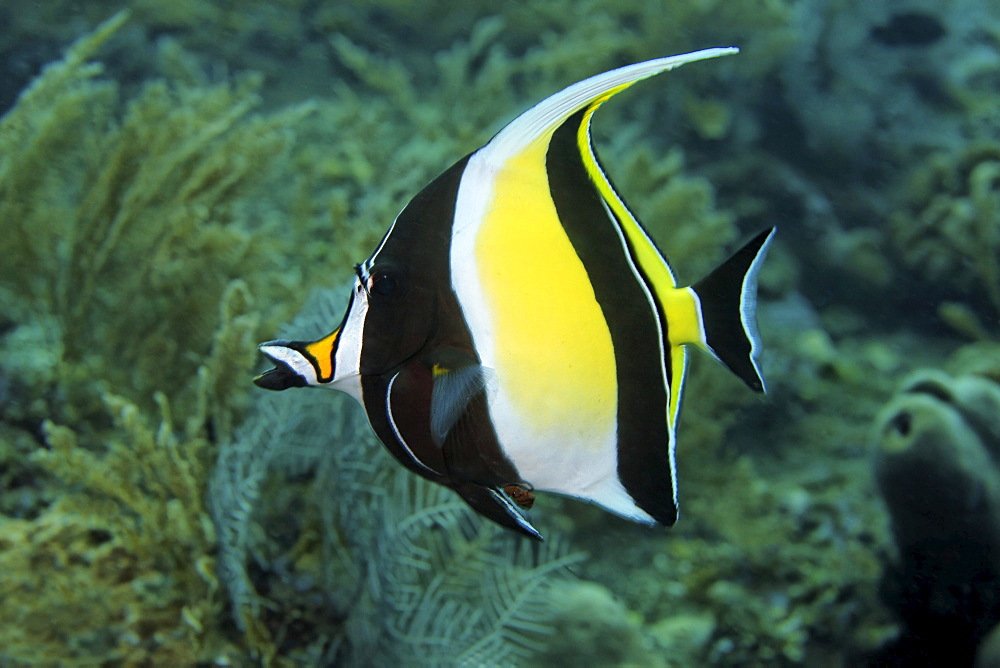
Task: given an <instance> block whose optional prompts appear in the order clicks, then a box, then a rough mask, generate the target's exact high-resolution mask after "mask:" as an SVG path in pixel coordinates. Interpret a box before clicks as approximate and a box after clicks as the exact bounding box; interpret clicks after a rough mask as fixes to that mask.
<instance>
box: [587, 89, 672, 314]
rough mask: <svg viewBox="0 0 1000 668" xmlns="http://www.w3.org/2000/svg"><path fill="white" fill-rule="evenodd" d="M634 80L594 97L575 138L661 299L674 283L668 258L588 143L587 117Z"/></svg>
mask: <svg viewBox="0 0 1000 668" xmlns="http://www.w3.org/2000/svg"><path fill="white" fill-rule="evenodd" d="M632 83H634V82H630V83H627V84H623V85H621V86H618V87H617V88H613V89H612V90H610V91H608V92H607V93H606V94H604V95H602V96H601V97H599V98H597V99H596V100H594V102H593V103H592V104H591V105H590V107H588V108H587V111H586V112H585V113H584V115H583V120H582V121H581V122H580V127H579V129H578V130H577V135H576V140H577V144H578V145H579V147H580V156H581V157H582V158H583V165H584V167H585V168H586V169H587V173H588V174H590V178H591V180H592V181H593V182H594V185H595V186H597V190H598V191H599V192H600V193H601V197H603V198H604V200H605V201H606V202H607V203H608V206H609V207H611V211H612V212H614V214H615V217H617V218H618V220H620V221H621V224H622V229H623V231H624V232H625V237H626V238H627V239H628V242H629V245H630V246H631V247H632V249H633V251H634V252H635V261H636V262H638V263H639V266H640V268H641V269H642V272H643V274H645V275H646V277H647V278H648V279H649V281H650V283H652V285H651V286H650V287H651V289H652V290H653V291H654V292H655V293H656V295H657V297H659V298H660V301H661V302H662V301H663V295H664V294H665V293H666V292H667V291H668V290H670V289H672V288H674V287H675V286H676V283H675V282H674V276H673V274H672V273H671V272H670V267H669V265H667V261H666V260H665V259H664V258H663V256H662V255H660V252H659V251H658V250H657V249H656V246H654V245H653V244H652V243H650V241H649V239H648V238H647V237H646V233H645V232H644V231H643V230H642V228H641V227H640V226H639V223H638V222H636V220H635V217H634V216H633V215H632V212H631V211H629V210H628V209H627V208H626V207H625V204H624V202H622V200H621V198H620V197H618V193H616V192H615V191H614V188H612V187H611V183H610V182H609V181H608V179H607V177H606V176H605V175H604V172H603V171H601V167H600V165H598V164H597V157H596V156H595V155H594V149H593V146H591V143H590V120H591V118H592V117H593V115H594V112H595V111H597V108H598V107H599V106H601V104H602V103H603V102H604V101H605V100H607V99H608V98H609V97H611V96H612V95H615V94H616V93H619V92H621V91H623V90H625V89H626V88H628V87H629V86H631V85H632Z"/></svg>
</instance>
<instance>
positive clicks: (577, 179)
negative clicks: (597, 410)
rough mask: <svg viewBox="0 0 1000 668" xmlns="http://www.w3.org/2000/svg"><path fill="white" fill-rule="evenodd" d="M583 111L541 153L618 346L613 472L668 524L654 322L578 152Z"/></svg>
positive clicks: (663, 402)
mask: <svg viewBox="0 0 1000 668" xmlns="http://www.w3.org/2000/svg"><path fill="white" fill-rule="evenodd" d="M583 114H584V112H583V111H580V112H578V113H576V114H574V115H573V116H572V117H571V118H569V119H568V120H567V121H566V122H565V123H563V125H562V126H561V127H560V128H559V129H558V130H556V132H555V134H554V135H553V137H552V141H551V143H550V144H549V149H548V152H547V154H546V171H547V173H548V178H549V188H550V189H551V193H552V199H553V201H554V202H555V206H556V210H557V212H558V214H559V218H560V220H561V221H562V224H563V227H564V229H565V230H566V234H567V236H568V237H569V239H570V242H571V243H572V244H573V247H574V249H575V250H576V253H577V255H578V256H579V257H580V260H581V261H582V262H583V266H584V267H585V268H586V270H587V274H588V276H589V278H590V281H591V284H592V285H593V288H594V294H595V296H596V298H597V302H598V304H599V305H600V307H601V310H602V312H603V314H604V318H605V320H606V321H607V324H608V329H609V330H610V333H611V341H612V344H613V345H614V349H615V365H616V368H617V382H618V477H619V479H620V480H621V482H622V484H623V485H624V487H625V489H626V490H627V491H628V493H629V494H630V495H631V496H632V498H633V499H634V500H635V502H636V504H637V505H638V506H639V507H640V508H642V509H643V510H644V511H646V512H647V513H649V514H650V515H651V516H652V517H653V518H654V519H655V520H656V521H658V522H660V523H662V524H667V525H670V524H673V523H674V521H675V520H676V518H677V508H676V506H675V504H674V492H673V489H672V480H671V475H670V453H669V450H670V446H669V433H668V428H667V391H668V390H667V388H666V387H665V386H664V381H663V377H664V376H663V360H662V358H661V353H660V350H661V349H660V345H661V340H660V333H659V328H658V327H657V321H656V314H655V313H654V311H653V310H652V309H651V308H650V304H649V302H648V300H647V297H646V293H645V291H644V289H643V286H642V285H640V283H639V282H638V281H637V280H635V278H634V277H633V273H632V269H631V267H630V266H629V258H628V256H627V255H626V253H625V251H624V250H623V248H622V242H621V239H620V237H619V236H618V231H617V230H615V229H614V224H615V223H614V222H612V221H611V220H610V219H609V217H608V213H607V211H606V210H605V205H604V203H603V200H602V199H601V195H600V193H599V192H598V190H597V188H596V187H595V185H594V184H593V183H592V182H591V180H590V176H589V175H588V174H587V170H586V168H585V166H584V164H583V161H582V158H581V156H580V152H579V147H578V144H577V130H578V128H579V127H580V123H581V121H582V119H583Z"/></svg>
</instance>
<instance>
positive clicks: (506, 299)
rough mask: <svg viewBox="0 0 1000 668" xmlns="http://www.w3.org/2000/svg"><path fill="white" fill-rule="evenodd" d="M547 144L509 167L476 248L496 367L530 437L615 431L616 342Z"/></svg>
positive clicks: (541, 141) (542, 141) (497, 183)
mask: <svg viewBox="0 0 1000 668" xmlns="http://www.w3.org/2000/svg"><path fill="white" fill-rule="evenodd" d="M550 138H551V132H549V133H546V134H544V135H543V136H541V137H539V138H537V139H536V140H535V141H534V142H532V143H531V144H530V145H528V146H527V147H526V148H525V149H524V150H522V151H521V152H520V153H518V154H516V155H515V156H513V157H511V158H510V159H509V160H507V161H506V162H505V163H504V164H503V167H502V169H501V170H500V171H499V173H498V174H497V176H496V178H495V180H494V188H493V198H492V202H491V204H490V206H488V207H487V213H486V216H485V218H484V220H483V223H482V226H481V228H480V232H479V235H478V237H477V239H476V246H475V253H476V259H477V263H478V266H479V274H480V275H479V278H480V281H481V283H482V286H483V291H484V294H485V296H486V299H487V301H488V303H489V304H490V309H489V311H490V314H491V318H492V328H493V332H494V341H495V350H494V351H493V353H494V360H495V362H494V363H495V365H496V367H497V371H498V372H499V374H500V375H502V377H503V378H504V379H505V385H506V387H507V391H508V393H509V396H510V397H511V398H512V401H513V402H515V406H516V408H517V409H518V412H519V413H520V414H521V416H522V417H523V419H524V420H525V421H527V422H529V423H530V424H532V426H533V427H537V428H545V427H546V426H549V425H559V426H562V425H573V424H579V423H580V422H581V421H587V422H591V423H593V424H600V425H604V426H606V425H613V424H614V420H615V419H616V414H617V413H616V411H617V395H618V391H617V380H616V375H615V355H614V348H613V345H612V342H611V333H610V332H609V330H608V326H607V323H606V322H605V320H604V315H603V313H602V311H601V307H600V305H599V304H598V303H597V299H596V297H595V296H594V290H593V287H592V286H591V283H590V279H589V277H588V275H587V271H586V269H585V268H584V266H583V263H582V262H581V261H580V258H579V257H578V256H577V254H576V251H575V250H574V248H573V246H572V243H571V242H570V240H569V238H568V237H567V236H566V232H565V231H564V229H563V226H562V224H561V222H560V220H559V217H558V214H557V212H556V208H555V204H554V202H553V201H552V198H551V195H550V193H549V184H548V177H547V175H546V170H545V155H546V150H547V148H548V145H549V140H550Z"/></svg>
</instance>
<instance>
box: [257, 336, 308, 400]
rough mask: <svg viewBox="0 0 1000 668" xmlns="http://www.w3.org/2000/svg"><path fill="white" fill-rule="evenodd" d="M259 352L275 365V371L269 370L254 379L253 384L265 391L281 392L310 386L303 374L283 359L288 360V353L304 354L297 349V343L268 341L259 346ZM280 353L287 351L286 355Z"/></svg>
mask: <svg viewBox="0 0 1000 668" xmlns="http://www.w3.org/2000/svg"><path fill="white" fill-rule="evenodd" d="M257 350H259V351H260V352H261V353H262V354H263V355H264V357H266V358H267V359H268V360H270V361H271V362H272V363H273V364H274V368H273V369H268V370H267V371H265V372H264V373H262V374H260V375H258V376H257V377H256V378H254V379H253V383H254V385H256V386H257V387H261V388H263V389H265V390H274V391H281V390H287V389H288V388H290V387H305V386H306V385H308V384H309V383H308V382H306V379H305V378H303V377H302V374H300V373H298V372H296V371H295V370H293V369H292V367H291V366H290V365H289V364H288V362H287V361H286V359H282V357H286V358H287V352H289V351H295V352H296V353H298V354H299V355H301V354H302V353H301V352H300V351H298V350H297V349H296V347H295V342H292V341H268V342H266V343H262V344H260V345H259V346H257ZM272 351H274V352H272ZM278 351H285V352H286V355H284V356H279V354H278Z"/></svg>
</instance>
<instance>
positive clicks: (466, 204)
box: [254, 48, 774, 539]
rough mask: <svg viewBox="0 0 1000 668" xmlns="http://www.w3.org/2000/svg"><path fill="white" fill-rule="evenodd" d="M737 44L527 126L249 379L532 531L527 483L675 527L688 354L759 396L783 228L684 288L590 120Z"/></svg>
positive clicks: (458, 172)
mask: <svg viewBox="0 0 1000 668" xmlns="http://www.w3.org/2000/svg"><path fill="white" fill-rule="evenodd" d="M736 51H737V49H735V48H720V49H707V50H703V51H697V52H694V53H689V54H685V55H680V56H672V57H668V58H659V59H657V60H650V61H648V62H644V63H638V64H635V65H631V66H628V67H622V68H620V69H617V70H613V71H611V72H606V73H604V74H600V75H597V76H594V77H591V78H590V79H586V80H584V81H581V82H579V83H577V84H574V85H572V86H570V87H569V88H567V89H565V90H563V91H562V92H560V93H556V94H555V95H553V96H552V97H550V98H548V99H547V100H545V101H543V102H541V103H540V104H538V105H536V106H534V107H532V108H531V109H529V110H528V111H526V112H525V113H523V114H521V115H520V116H519V117H517V118H516V119H515V120H514V121H513V122H512V123H510V124H509V125H507V126H506V127H505V128H504V129H503V130H501V131H500V132H499V133H498V134H497V135H496V136H494V137H493V139H491V140H490V142H489V143H488V144H486V145H485V146H483V147H482V148H480V149H479V150H478V151H475V152H474V153H472V154H470V155H468V156H466V157H464V158H462V159H461V160H459V161H458V162H457V163H455V164H454V165H452V166H451V167H450V168H449V169H448V170H447V171H445V172H444V173H443V174H441V175H440V176H439V177H437V178H436V179H435V180H434V181H432V182H431V183H430V185H428V186H427V187H426V188H424V189H423V190H422V191H421V192H420V193H418V194H417V196H416V197H414V198H413V200H411V201H410V202H409V204H407V205H406V207H404V208H403V210H402V211H401V212H400V213H399V215H398V216H397V217H396V219H395V220H394V221H393V223H392V226H391V227H390V228H389V231H388V232H387V233H386V235H385V236H384V237H383V239H382V241H381V243H379V245H378V248H376V249H375V252H374V253H372V255H371V257H369V258H368V259H367V260H365V261H364V262H363V263H361V264H359V265H357V266H356V267H355V271H356V274H357V277H356V279H355V281H354V285H353V289H352V290H351V295H350V299H349V301H348V305H347V313H346V314H345V315H344V319H343V321H342V322H341V323H340V326H339V327H338V328H337V329H336V330H334V331H333V333H331V334H329V335H327V336H325V337H323V338H321V339H318V340H316V341H311V342H305V341H269V342H267V343H262V344H261V345H260V351H261V352H262V353H263V354H264V355H265V356H266V357H267V358H268V359H269V360H270V361H271V362H272V363H273V364H274V365H275V366H274V368H273V369H270V370H268V371H266V372H264V373H263V374H261V375H260V376H258V377H257V378H256V379H254V382H255V383H256V384H257V385H259V386H260V387H263V388H267V389H271V390H284V389H286V388H289V387H303V386H311V385H318V386H326V387H332V388H335V389H338V390H341V391H343V392H346V393H348V394H350V395H351V396H353V397H354V398H355V399H357V400H358V402H360V404H361V406H362V407H363V408H364V411H365V413H366V414H367V416H368V420H369V423H370V424H371V427H372V429H373V430H374V431H375V434H376V435H377V436H378V438H379V439H380V440H381V441H382V443H384V444H385V447H386V448H388V450H389V451H390V452H391V453H392V454H393V455H395V456H396V458H397V459H398V460H399V461H400V462H401V463H402V464H403V465H404V466H405V467H406V468H408V469H410V470H411V471H413V472H415V473H418V474H419V475H422V476H423V477H425V478H427V479H428V480H432V481H434V482H436V483H439V484H441V485H444V486H446V487H449V488H451V489H453V490H454V491H455V492H457V493H458V494H459V495H460V496H461V497H462V498H463V499H464V500H465V501H466V502H467V503H468V504H469V505H470V506H472V507H473V508H474V509H475V510H477V511H478V512H479V513H481V514H483V515H485V516H486V517H488V518H490V519H491V520H493V521H495V522H497V523H499V524H501V525H503V526H505V527H508V528H510V529H514V530H515V531H519V532H521V533H523V534H526V535H528V536H531V537H533V538H538V539H540V538H541V536H540V535H539V533H538V532H537V531H536V530H535V528H534V527H533V526H532V525H531V523H530V522H529V521H528V520H527V518H526V517H525V516H524V514H523V512H522V509H526V508H528V507H530V506H531V503H532V501H533V500H534V496H533V494H532V491H533V490H544V491H550V492H557V493H559V494H565V495H569V496H573V497H577V498H580V499H585V500H587V501H591V502H593V503H596V504H598V505H600V506H603V507H604V508H606V509H608V510H610V511H611V512H613V513H617V514H618V515H621V516H624V517H626V518H629V519H631V520H635V521H637V522H643V523H647V524H657V523H659V524H664V525H672V524H673V523H674V522H675V521H676V519H677V472H676V466H675V462H674V446H675V441H676V438H675V429H676V426H677V415H678V411H679V410H680V405H681V390H682V389H683V386H684V372H685V367H686V365H687V349H686V346H687V345H688V344H693V345H694V346H696V347H699V348H701V349H703V350H705V351H707V352H708V353H709V354H711V355H713V356H714V357H715V358H716V359H718V360H719V361H720V362H722V363H723V364H724V365H726V366H727V367H729V369H730V370H732V371H733V373H735V374H736V375H737V376H738V377H739V378H740V379H742V380H743V381H744V382H745V383H746V384H747V385H749V386H750V388H751V389H753V390H756V391H763V389H764V382H763V380H762V378H761V373H760V367H759V364H758V354H759V352H760V339H759V337H758V334H757V326H756V315H755V306H756V297H757V278H756V277H757V270H758V268H759V266H760V263H761V260H762V258H763V256H764V254H765V252H766V249H767V246H768V243H769V242H770V240H771V236H772V234H773V233H774V230H773V228H772V229H769V230H765V231H763V232H761V233H760V234H758V235H757V236H756V237H754V238H753V239H752V240H750V242H749V243H747V244H746V245H745V246H743V248H741V249H740V250H738V251H736V253H735V254H734V255H733V256H732V257H730V258H729V259H728V260H726V261H725V262H723V263H722V265H720V266H719V267H718V268H717V269H715V270H714V271H712V272H711V273H710V274H709V275H708V276H706V277H705V278H703V279H702V280H701V281H698V282H697V283H695V284H693V285H691V286H689V287H678V285H677V281H676V280H675V279H674V274H673V272H672V271H671V269H670V266H669V265H668V264H667V261H666V259H665V258H664V257H663V255H662V254H661V253H660V251H659V250H658V249H657V247H656V245H655V244H654V243H653V241H652V239H650V237H649V235H648V234H647V233H646V231H645V230H644V229H643V227H642V226H641V225H640V224H639V222H638V221H637V220H636V219H635V217H634V216H633V215H632V213H630V212H629V210H628V209H627V208H626V206H625V203H624V202H623V201H622V199H621V198H620V197H619V196H618V194H617V193H616V192H615V189H614V187H613V186H612V185H611V182H610V181H609V180H608V177H607V176H606V175H605V173H604V171H603V169H602V168H601V165H600V163H599V162H598V159H597V155H596V154H595V153H594V148H593V146H592V145H591V136H590V121H591V118H592V116H593V115H594V112H595V111H596V110H597V108H598V107H599V106H600V105H601V103H603V102H604V101H605V100H607V99H608V98H610V97H611V96H613V95H614V94H616V93H618V92H620V91H622V90H625V89H626V88H628V87H629V86H631V85H632V84H633V83H635V82H636V81H639V80H641V79H645V78H647V77H650V76H653V75H654V74H658V73H660V72H664V71H667V70H670V69H673V68H675V67H678V66H679V65H682V64H684V63H688V62H691V61H695V60H701V59H703V58H714V57H716V56H722V55H725V54H730V53H735V52H736Z"/></svg>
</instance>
